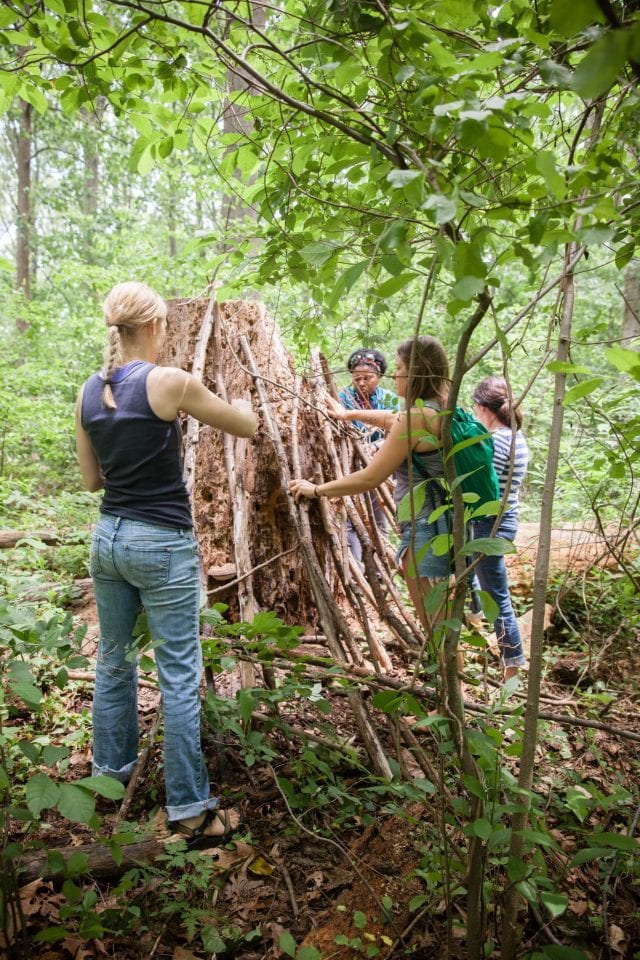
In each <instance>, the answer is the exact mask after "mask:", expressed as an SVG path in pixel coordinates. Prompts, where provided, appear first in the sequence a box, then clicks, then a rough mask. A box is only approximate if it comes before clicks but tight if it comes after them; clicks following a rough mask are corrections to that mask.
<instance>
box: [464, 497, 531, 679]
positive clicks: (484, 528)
mask: <svg viewBox="0 0 640 960" xmlns="http://www.w3.org/2000/svg"><path fill="white" fill-rule="evenodd" d="M494 521H495V517H485V518H484V519H482V520H472V521H471V530H472V537H473V539H474V540H478V539H479V538H480V537H490V536H491V530H492V529H493V524H494ZM517 531H518V518H517V517H514V516H509V514H508V513H506V514H505V515H504V516H503V517H502V520H501V521H500V526H499V528H498V530H497V533H496V534H495V535H496V537H503V538H504V539H505V540H511V541H512V542H513V540H515V536H516V533H517ZM476 556H478V554H475V555H474V557H473V559H474V560H475V558H476ZM475 573H476V576H477V579H478V582H479V584H480V589H481V590H484V591H485V593H488V594H489V596H490V597H491V598H492V599H493V600H494V601H495V603H496V605H497V607H498V610H499V611H500V613H499V616H498V619H497V620H496V621H495V623H494V625H493V628H494V630H495V632H496V638H497V640H498V646H499V647H500V655H501V657H502V662H503V664H504V666H505V667H522V666H524V664H526V662H527V660H526V657H525V655H524V648H523V646H522V638H521V636H520V628H519V627H518V621H517V619H516V615H515V613H514V612H513V605H512V603H511V595H510V593H509V578H508V575H507V565H506V563H505V560H504V556H499V557H489V556H486V555H484V554H481V555H480V560H479V563H478V565H477V567H476V568H475Z"/></svg>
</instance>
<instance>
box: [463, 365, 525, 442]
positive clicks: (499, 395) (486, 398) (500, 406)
mask: <svg viewBox="0 0 640 960" xmlns="http://www.w3.org/2000/svg"><path fill="white" fill-rule="evenodd" d="M473 402H474V403H478V404H480V406H481V407H486V408H487V409H488V410H491V413H493V414H495V415H496V417H497V418H498V420H499V421H500V423H502V424H504V426H505V427H510V426H511V402H510V400H509V389H508V387H507V381H506V380H505V379H504V377H485V379H484V380H481V381H480V383H479V384H478V386H477V387H476V388H475V390H474V391H473ZM513 414H514V417H515V421H516V426H517V428H518V430H519V429H520V427H521V426H522V420H523V416H522V410H521V409H520V407H514V408H513Z"/></svg>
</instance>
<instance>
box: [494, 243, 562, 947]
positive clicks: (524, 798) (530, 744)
mask: <svg viewBox="0 0 640 960" xmlns="http://www.w3.org/2000/svg"><path fill="white" fill-rule="evenodd" d="M576 246H577V245H576V244H573V243H572V244H569V245H568V246H567V250H566V254H565V264H567V265H568V264H570V263H572V262H573V261H574V259H575V254H576ZM574 299H575V294H574V282H573V269H572V268H571V269H569V268H567V275H566V278H565V284H564V301H563V309H562V318H561V323H560V332H559V334H558V347H557V351H556V360H559V361H562V362H565V361H566V360H567V359H568V356H569V345H570V342H571V323H572V319H573V306H574ZM566 380H567V375H566V373H557V374H556V377H555V393H554V398H553V415H552V420H551V434H550V436H549V451H548V454H547V470H546V475H545V482H544V489H543V492H542V506H541V510H540V537H539V540H538V552H537V556H536V565H535V573H534V578H533V597H532V599H533V611H532V618H531V650H530V654H529V678H528V683H527V709H526V714H525V724H524V733H523V738H522V756H521V759H520V771H519V776H518V787H519V789H520V801H519V802H520V805H521V808H522V809H521V810H520V812H518V813H514V815H513V817H512V818H511V841H510V845H509V863H510V864H512V865H514V868H515V865H516V864H521V863H522V858H523V851H524V837H523V831H524V830H526V827H527V822H528V819H529V808H530V805H531V803H530V799H529V798H530V795H531V786H532V784H533V772H534V769H535V755H536V747H537V744H538V713H539V709H540V685H541V681H542V647H543V635H544V613H545V604H546V599H547V579H548V576H549V559H550V555H551V529H552V525H553V498H554V494H555V486H556V476H557V472H558V462H559V458H560V441H561V439H562V426H563V422H564V407H563V405H562V401H563V399H564V395H565V389H566ZM518 879H520V877H519V876H515V875H512V876H509V877H508V881H509V885H508V887H507V890H506V893H505V897H504V906H503V920H502V954H501V956H502V960H514V958H515V956H516V954H517V953H518V951H519V948H520V945H521V940H520V929H519V924H518V910H519V906H520V903H521V896H520V893H519V892H518V889H517V886H516V884H517V881H518Z"/></svg>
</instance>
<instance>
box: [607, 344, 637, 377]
mask: <svg viewBox="0 0 640 960" xmlns="http://www.w3.org/2000/svg"><path fill="white" fill-rule="evenodd" d="M604 355H605V357H606V358H607V360H608V361H609V363H610V364H611V365H612V366H614V367H616V368H617V369H618V370H622V372H623V373H628V374H629V375H630V376H632V377H633V378H634V380H640V353H638V352H637V351H636V350H625V349H624V347H607V349H606V350H605V351H604Z"/></svg>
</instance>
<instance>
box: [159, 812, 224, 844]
mask: <svg viewBox="0 0 640 960" xmlns="http://www.w3.org/2000/svg"><path fill="white" fill-rule="evenodd" d="M216 822H217V823H221V824H222V825H223V827H224V832H223V833H219V834H211V833H205V830H206V829H207V828H208V827H210V826H211V825H212V824H214V823H216ZM169 826H170V827H171V829H172V830H173V831H174V832H175V833H179V834H180V835H181V836H182V837H184V838H185V840H186V842H187V847H188V848H189V850H206V849H207V848H208V847H219V846H224V844H225V843H228V842H229V840H231V838H232V837H233V835H234V834H235V833H238V831H239V830H240V829H241V828H242V821H241V820H239V821H238V823H237V824H236V825H235V826H233V824H232V823H231V818H230V816H229V811H228V810H221V809H220V808H219V807H216V808H215V809H214V810H206V811H205V814H204V818H203V820H202V823H201V824H199V826H197V827H188V826H187V825H186V823H183V821H182V820H173V821H172V822H171V823H170V824H169Z"/></svg>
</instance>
